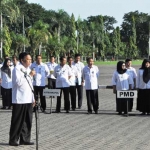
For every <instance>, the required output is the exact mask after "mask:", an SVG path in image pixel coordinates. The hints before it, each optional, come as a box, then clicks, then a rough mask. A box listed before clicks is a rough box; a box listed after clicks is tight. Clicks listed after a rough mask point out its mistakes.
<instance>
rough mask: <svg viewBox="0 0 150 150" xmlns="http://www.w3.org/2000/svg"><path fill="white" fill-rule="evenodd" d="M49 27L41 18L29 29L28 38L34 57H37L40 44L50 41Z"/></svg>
mask: <svg viewBox="0 0 150 150" xmlns="http://www.w3.org/2000/svg"><path fill="white" fill-rule="evenodd" d="M47 29H48V24H45V23H43V22H42V21H40V20H39V21H37V22H36V23H35V24H34V25H33V27H31V28H29V30H28V38H29V43H30V46H31V53H32V56H33V58H34V57H35V52H36V50H38V49H39V46H40V45H45V44H46V42H47V41H48V37H49V32H48V30H47ZM39 53H40V52H39Z"/></svg>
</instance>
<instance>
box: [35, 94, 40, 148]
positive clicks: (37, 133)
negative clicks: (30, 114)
mask: <svg viewBox="0 0 150 150" xmlns="http://www.w3.org/2000/svg"><path fill="white" fill-rule="evenodd" d="M37 98H38V96H37ZM38 106H39V102H38V99H37V101H36V104H35V122H36V150H38V139H39V126H38V123H39V110H38Z"/></svg>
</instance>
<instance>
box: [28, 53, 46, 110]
mask: <svg viewBox="0 0 150 150" xmlns="http://www.w3.org/2000/svg"><path fill="white" fill-rule="evenodd" d="M30 68H31V70H35V72H36V75H35V76H34V77H33V86H34V94H35V97H36V101H37V99H38V94H39V95H40V103H41V110H42V112H45V109H46V99H45V96H43V90H44V89H45V85H46V83H45V79H46V78H47V77H48V76H49V69H48V67H47V65H46V64H44V63H43V62H42V56H41V55H37V56H36V61H35V62H34V63H32V65H31V66H30ZM34 111H35V109H34Z"/></svg>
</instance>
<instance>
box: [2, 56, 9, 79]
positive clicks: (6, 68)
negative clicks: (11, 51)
mask: <svg viewBox="0 0 150 150" xmlns="http://www.w3.org/2000/svg"><path fill="white" fill-rule="evenodd" d="M8 61H11V60H10V59H9V58H6V59H5V61H4V64H3V66H2V68H1V71H3V72H4V73H6V74H7V75H8V76H9V78H11V70H10V68H9V66H8V65H7V62H8Z"/></svg>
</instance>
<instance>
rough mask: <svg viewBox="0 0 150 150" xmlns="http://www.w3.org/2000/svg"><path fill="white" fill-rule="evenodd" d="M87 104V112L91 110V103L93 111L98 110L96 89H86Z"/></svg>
mask: <svg viewBox="0 0 150 150" xmlns="http://www.w3.org/2000/svg"><path fill="white" fill-rule="evenodd" d="M86 98H87V106H88V112H92V105H93V109H94V111H97V110H98V107H99V100H98V90H97V89H96V90H86Z"/></svg>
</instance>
